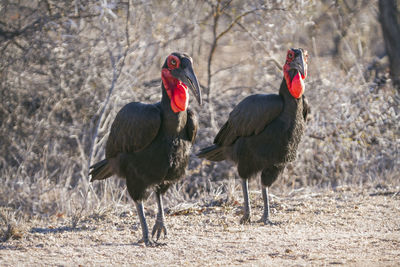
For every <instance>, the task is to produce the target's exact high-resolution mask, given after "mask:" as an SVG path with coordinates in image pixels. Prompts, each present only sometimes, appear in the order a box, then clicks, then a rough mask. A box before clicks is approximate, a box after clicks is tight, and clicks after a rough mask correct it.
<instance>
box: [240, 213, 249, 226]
mask: <svg viewBox="0 0 400 267" xmlns="http://www.w3.org/2000/svg"><path fill="white" fill-rule="evenodd" d="M250 222H251V221H250V215H249V214H245V215H243V217H242V218H241V219H240V224H249V223H250Z"/></svg>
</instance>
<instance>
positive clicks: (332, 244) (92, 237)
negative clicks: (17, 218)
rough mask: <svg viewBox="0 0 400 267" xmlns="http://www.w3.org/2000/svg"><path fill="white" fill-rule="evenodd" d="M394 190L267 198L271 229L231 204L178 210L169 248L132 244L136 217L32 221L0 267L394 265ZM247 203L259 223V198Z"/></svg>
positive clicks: (399, 226)
mask: <svg viewBox="0 0 400 267" xmlns="http://www.w3.org/2000/svg"><path fill="white" fill-rule="evenodd" d="M392 189H393V188H392ZM398 190H399V188H396V189H393V190H392V191H391V190H390V189H387V190H385V192H379V191H370V190H369V191H367V190H358V191H357V190H354V189H351V188H344V189H341V190H337V191H335V192H333V191H331V190H329V191H327V190H325V191H315V190H313V191H311V190H303V191H300V192H296V193H292V194H287V195H284V196H279V197H278V196H274V195H273V196H272V197H271V210H272V214H271V215H272V216H271V220H272V221H274V222H276V224H275V225H272V226H264V225H262V224H260V223H256V222H254V223H251V224H249V225H240V224H239V220H240V216H241V214H240V213H241V209H242V207H241V204H240V203H238V202H237V201H232V202H229V203H224V202H223V201H219V202H216V203H220V204H218V205H214V206H199V205H193V204H187V205H186V206H185V205H180V206H179V207H174V208H170V209H169V210H168V211H167V216H166V224H167V228H168V238H167V239H165V240H162V242H166V243H167V245H165V246H160V247H155V248H146V247H145V246H144V245H143V244H139V243H137V241H138V239H139V238H140V236H141V229H140V225H139V222H138V219H137V217H136V214H135V213H134V212H122V213H119V214H109V215H106V216H101V217H100V218H98V217H89V218H86V219H85V220H83V221H81V222H79V223H78V224H77V226H76V228H71V227H68V226H66V224H65V223H64V224H63V223H60V222H58V223H57V222H56V221H55V222H53V223H50V222H48V223H46V224H45V223H43V222H41V223H39V222H32V223H27V224H26V225H24V227H25V228H26V229H27V230H26V231H25V233H24V234H23V236H22V237H20V238H19V239H12V238H11V239H9V240H7V241H5V242H2V243H0V265H2V266H15V265H21V264H22V265H75V266H76V265H84V266H87V265H102V266H104V265H111V264H112V265H156V264H157V265H160V264H161V265H163V266H177V265H188V266H193V265H195V266H204V265H206V266H211V265H229V266H232V265H272V266H288V265H333V266H335V265H358V266H365V265H378V266H382V265H384V266H399V265H400V193H399V192H398ZM251 196H252V199H251V201H252V208H253V209H252V216H253V217H252V219H253V221H257V220H258V219H259V218H260V217H261V214H262V201H261V196H260V194H259V193H258V192H251ZM133 209H134V207H133V205H132V211H133ZM147 213H148V214H154V212H152V211H150V210H148V212H147ZM148 222H149V226H150V229H151V228H152V226H153V223H154V218H150V216H148Z"/></svg>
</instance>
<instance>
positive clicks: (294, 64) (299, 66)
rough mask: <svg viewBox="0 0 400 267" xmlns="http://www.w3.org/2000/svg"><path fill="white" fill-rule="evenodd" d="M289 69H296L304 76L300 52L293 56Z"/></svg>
mask: <svg viewBox="0 0 400 267" xmlns="http://www.w3.org/2000/svg"><path fill="white" fill-rule="evenodd" d="M289 66H290V70H297V71H299V72H300V73H301V75H302V76H304V73H305V70H304V59H303V55H302V54H300V55H298V56H296V57H295V59H294V60H293V61H292V62H290V65H289Z"/></svg>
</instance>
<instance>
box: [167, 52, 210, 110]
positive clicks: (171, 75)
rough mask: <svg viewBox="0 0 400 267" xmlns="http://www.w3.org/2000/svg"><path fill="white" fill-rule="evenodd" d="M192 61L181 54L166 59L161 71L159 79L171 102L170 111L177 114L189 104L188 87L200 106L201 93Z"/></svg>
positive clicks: (174, 54) (173, 54)
mask: <svg viewBox="0 0 400 267" xmlns="http://www.w3.org/2000/svg"><path fill="white" fill-rule="evenodd" d="M192 64H193V60H192V58H191V57H190V56H188V55H186V54H182V53H176V52H175V53H172V54H171V55H169V56H168V57H167V59H166V60H165V63H164V65H163V67H162V71H161V79H162V82H163V85H164V88H165V91H166V92H167V94H168V97H169V99H170V101H171V109H172V111H173V112H175V113H177V112H180V111H184V110H186V108H187V106H188V103H189V93H188V87H189V88H190V90H192V92H193V94H194V95H195V97H196V99H197V102H199V104H200V105H201V103H202V100H201V91H200V86H199V82H198V81H197V77H196V75H195V74H194V71H193V68H192Z"/></svg>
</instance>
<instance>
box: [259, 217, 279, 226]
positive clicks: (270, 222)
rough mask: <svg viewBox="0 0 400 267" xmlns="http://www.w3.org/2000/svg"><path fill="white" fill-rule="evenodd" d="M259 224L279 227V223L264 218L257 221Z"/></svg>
mask: <svg viewBox="0 0 400 267" xmlns="http://www.w3.org/2000/svg"><path fill="white" fill-rule="evenodd" d="M257 222H258V223H264V225H270V226H273V225H278V224H279V223H276V222H272V221H271V220H270V219H269V218H265V217H262V218H261V219H260V220H258V221H257Z"/></svg>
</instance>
